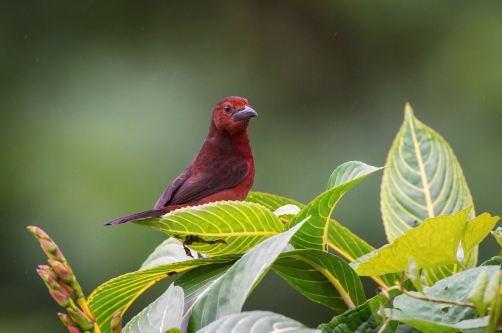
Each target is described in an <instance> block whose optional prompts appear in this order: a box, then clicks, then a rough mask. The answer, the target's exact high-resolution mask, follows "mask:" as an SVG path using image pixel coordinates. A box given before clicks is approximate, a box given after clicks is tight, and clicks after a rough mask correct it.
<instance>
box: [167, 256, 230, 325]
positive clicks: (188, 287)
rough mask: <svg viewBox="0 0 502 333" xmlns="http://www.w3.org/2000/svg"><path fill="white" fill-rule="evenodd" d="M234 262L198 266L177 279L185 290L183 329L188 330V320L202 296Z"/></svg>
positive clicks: (177, 283)
mask: <svg viewBox="0 0 502 333" xmlns="http://www.w3.org/2000/svg"><path fill="white" fill-rule="evenodd" d="M232 264H233V262H226V263H223V264H212V265H206V266H200V267H196V268H194V269H191V270H189V271H188V272H186V273H185V274H183V275H182V276H181V277H180V278H179V279H177V280H176V281H175V284H176V285H179V286H180V287H182V288H183V290H184V292H185V306H184V309H183V318H182V322H181V329H182V330H183V331H184V332H186V329H187V327H188V320H189V319H190V315H191V314H192V309H193V308H194V306H195V305H197V303H198V302H199V300H200V298H201V297H202V296H203V295H204V294H205V293H206V292H207V291H208V290H209V289H210V288H211V287H212V286H213V285H214V284H215V283H216V281H218V279H219V278H220V277H221V276H222V275H223V274H224V273H225V272H226V271H227V270H228V269H229V268H230V267H231V266H232Z"/></svg>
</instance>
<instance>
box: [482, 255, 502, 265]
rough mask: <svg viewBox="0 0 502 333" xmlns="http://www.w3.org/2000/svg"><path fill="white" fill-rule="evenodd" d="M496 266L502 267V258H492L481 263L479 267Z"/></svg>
mask: <svg viewBox="0 0 502 333" xmlns="http://www.w3.org/2000/svg"><path fill="white" fill-rule="evenodd" d="M496 265H499V266H500V267H502V257H501V256H495V257H492V258H490V259H488V260H487V261H485V262H484V263H482V264H481V265H480V266H496Z"/></svg>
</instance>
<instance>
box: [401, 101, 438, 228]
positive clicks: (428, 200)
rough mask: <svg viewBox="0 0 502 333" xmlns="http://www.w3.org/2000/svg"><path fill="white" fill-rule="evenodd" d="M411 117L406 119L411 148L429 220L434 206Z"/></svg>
mask: <svg viewBox="0 0 502 333" xmlns="http://www.w3.org/2000/svg"><path fill="white" fill-rule="evenodd" d="M406 107H407V108H410V106H409V105H406ZM412 118H413V117H411V116H409V117H408V123H409V126H410V131H411V138H412V140H413V146H414V148H415V155H416V156H417V163H418V168H419V170H420V177H421V178H422V185H423V187H424V196H425V203H426V205H427V214H428V215H429V218H431V217H434V206H433V205H432V198H431V193H430V188H429V182H428V180H427V174H426V173H425V165H424V162H423V161H422V154H421V152H420V145H419V143H418V140H417V136H416V133H415V128H414V126H413V119H412Z"/></svg>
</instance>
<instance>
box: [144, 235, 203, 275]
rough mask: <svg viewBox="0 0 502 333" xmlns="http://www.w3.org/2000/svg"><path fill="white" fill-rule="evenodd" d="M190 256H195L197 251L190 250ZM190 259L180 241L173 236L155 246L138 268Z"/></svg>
mask: <svg viewBox="0 0 502 333" xmlns="http://www.w3.org/2000/svg"><path fill="white" fill-rule="evenodd" d="M192 256H193V257H194V258H195V257H196V256H197V253H195V252H194V251H192ZM190 259H192V258H191V257H189V256H187V255H186V252H185V249H184V248H183V245H182V244H181V242H179V241H177V240H176V239H174V238H168V239H166V240H165V241H163V242H162V243H161V244H160V245H159V246H157V248H156V249H155V251H153V252H152V253H151V254H150V255H149V256H148V258H147V259H146V260H145V262H144V263H143V264H142V265H141V268H140V270H143V269H147V268H152V267H155V266H160V265H167V264H170V263H173V262H179V261H185V260H190Z"/></svg>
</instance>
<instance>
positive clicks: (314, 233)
mask: <svg viewBox="0 0 502 333" xmlns="http://www.w3.org/2000/svg"><path fill="white" fill-rule="evenodd" d="M348 164H349V165H348V166H347V164H344V165H341V166H339V167H338V168H337V169H336V170H335V171H334V172H333V174H332V175H331V177H330V183H332V184H333V185H335V187H333V188H330V189H328V190H327V191H326V192H324V193H323V194H321V195H320V196H318V197H317V198H315V199H314V200H313V201H312V202H311V203H309V204H308V205H307V206H305V207H303V208H302V210H301V211H300V213H298V214H297V215H296V216H295V217H293V219H292V220H291V221H290V222H289V223H288V224H287V227H288V228H292V227H294V226H295V225H297V224H298V223H299V222H300V221H303V220H304V219H306V218H307V217H309V216H310V218H309V219H308V221H307V222H306V223H305V224H304V226H303V227H302V228H300V230H299V231H298V233H297V234H295V235H294V236H293V239H291V244H292V245H293V247H294V248H296V249H317V250H324V251H327V248H328V225H329V220H330V217H331V213H332V212H333V208H335V205H336V204H337V202H338V200H340V198H341V197H342V196H343V195H344V194H345V193H346V192H347V191H348V190H350V189H351V188H352V187H353V186H354V185H355V184H357V183H359V182H360V181H361V180H363V179H364V178H366V177H367V176H368V175H370V174H371V173H373V172H375V171H377V170H379V169H378V168H375V167H373V166H370V165H367V164H364V163H361V162H349V163H348ZM353 171H355V172H353ZM332 179H333V180H332ZM338 181H344V182H343V183H338ZM328 187H329V184H328Z"/></svg>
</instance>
